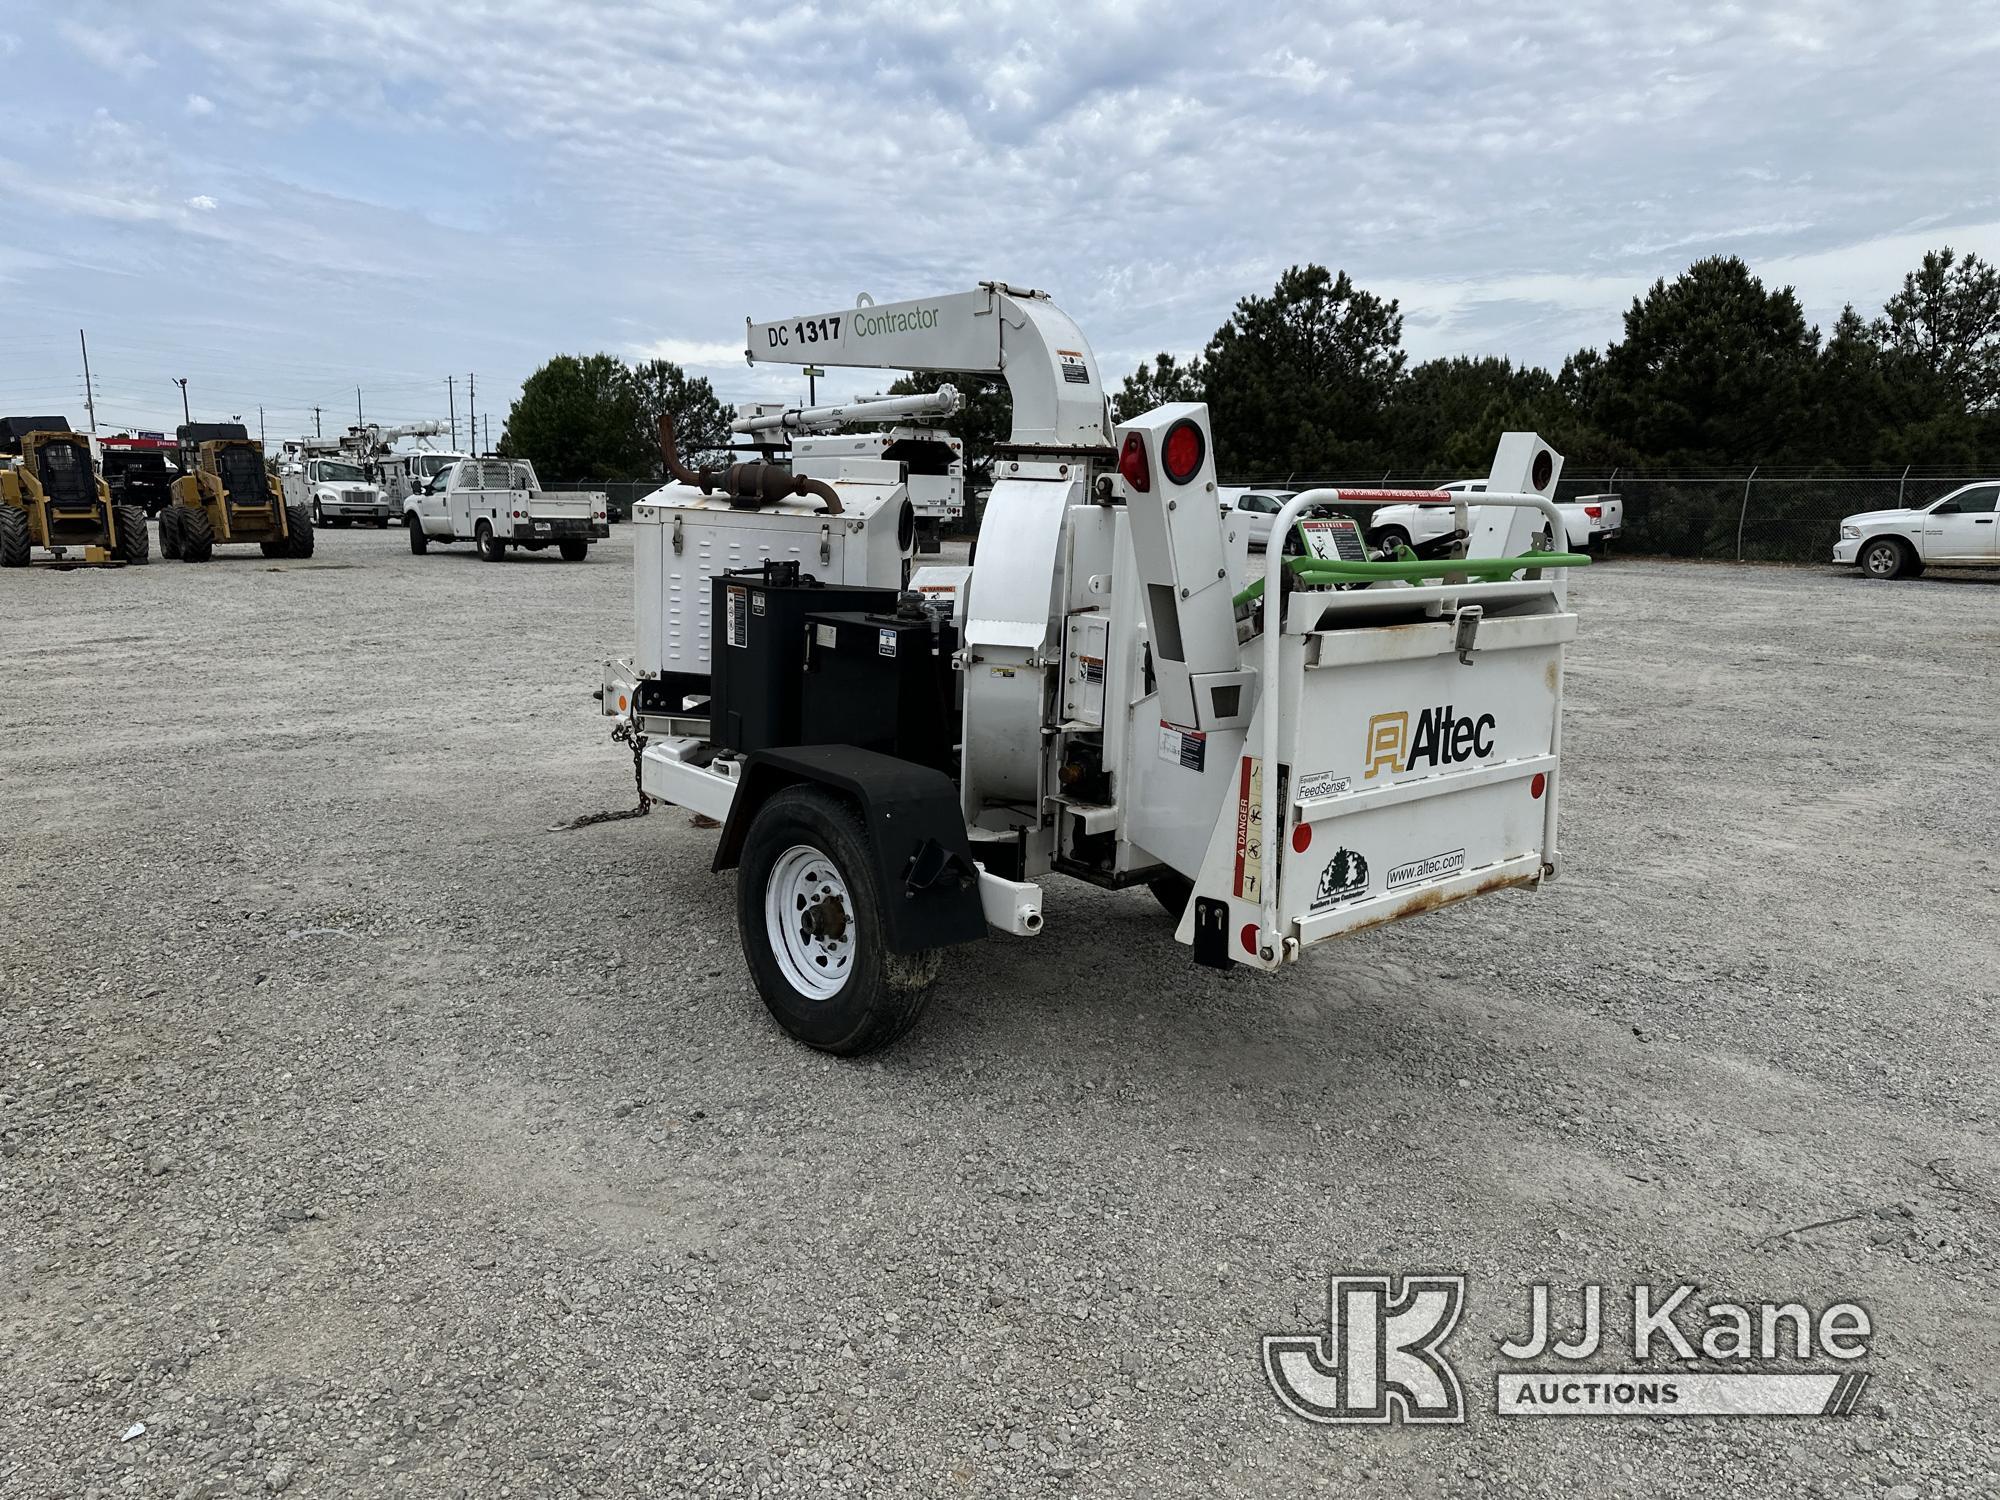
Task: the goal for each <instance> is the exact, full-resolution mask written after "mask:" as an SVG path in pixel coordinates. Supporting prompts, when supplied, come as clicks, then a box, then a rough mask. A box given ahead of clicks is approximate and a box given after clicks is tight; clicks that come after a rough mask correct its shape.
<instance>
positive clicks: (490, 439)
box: [486, 413, 493, 453]
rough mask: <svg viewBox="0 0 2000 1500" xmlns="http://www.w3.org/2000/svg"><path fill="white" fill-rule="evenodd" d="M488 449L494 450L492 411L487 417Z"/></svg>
mask: <svg viewBox="0 0 2000 1500" xmlns="http://www.w3.org/2000/svg"><path fill="white" fill-rule="evenodd" d="M486 451H487V452H488V453H491V452H492V451H493V418H492V416H491V414H490V413H489V414H488V416H487V418H486Z"/></svg>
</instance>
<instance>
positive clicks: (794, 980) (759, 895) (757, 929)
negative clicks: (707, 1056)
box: [736, 785, 943, 1057]
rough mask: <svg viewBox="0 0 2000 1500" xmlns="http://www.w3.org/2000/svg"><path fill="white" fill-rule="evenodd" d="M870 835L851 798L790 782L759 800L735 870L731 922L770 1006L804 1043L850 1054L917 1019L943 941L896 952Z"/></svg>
mask: <svg viewBox="0 0 2000 1500" xmlns="http://www.w3.org/2000/svg"><path fill="white" fill-rule="evenodd" d="M867 840H868V835H867V831H866V828H865V826H864V825H863V823H862V821H861V815H860V814H859V812H857V811H856V810H855V808H854V806H853V804H852V803H850V802H848V801H847V800H846V799H844V798H842V797H840V796H838V795H836V794H835V793H833V792H830V791H828V790H827V789H826V788H824V787H819V786H811V785H798V786H789V787H786V788H785V789H784V790H782V791H780V792H778V793H777V794H776V795H774V796H773V797H772V798H771V799H770V801H768V802H766V803H765V804H764V805H763V806H762V807H760V808H758V809H757V812H756V815H755V816H754V817H753V818H752V819H751V822H750V827H749V829H748V830H747V831H746V833H745V835H744V840H743V857H742V862H741V864H740V865H739V866H738V868H737V872H736V925H737V930H738V933H739V935H740V936H741V939H742V943H743V957H744V959H745V960H746V961H747V962H748V963H749V965H750V975H751V978H752V979H753V980H754V981H755V982H756V985H757V992H758V994H759V995H761V996H762V997H763V1000H764V1004H765V1007H766V1008H767V1009H769V1011H770V1012H771V1015H772V1018H773V1019H775V1020H776V1021H777V1023H778V1024H779V1025H780V1026H782V1027H784V1029H785V1030H786V1031H787V1032H789V1033H790V1034H791V1035H792V1036H793V1037H795V1038H797V1039H798V1040H799V1041H801V1042H804V1043H805V1044H806V1045H807V1046H808V1047H815V1048H817V1049H819V1050H820V1051H822V1052H831V1053H833V1054H834V1055H835V1056H837V1057H856V1056H859V1055H861V1054H862V1053H866V1052H875V1051H878V1050H880V1049H881V1048H883V1047H886V1046H888V1045H889V1044H890V1043H891V1042H894V1041H895V1040H896V1039H897V1038H899V1037H901V1036H902V1035H904V1033H906V1032H907V1031H909V1029H910V1028H911V1027H912V1026H914V1025H916V1023H917V1018H918V1017H919V1016H921V1015H922V1014H923V1009H924V1006H925V1004H926V1003H927V1002H928V1001H929V1000H930V996H931V989H932V987H933V986H934V985H935V984H936V982H937V976H938V969H939V967H940V966H941V963H942V959H943V950H942V949H940V948H926V949H923V950H921V951H919V952H916V953H892V952H890V950H889V946H888V941H887V932H886V931H885V929H884V927H883V922H882V894H883V893H882V892H881V890H880V889H878V887H877V884H876V879H875V868H874V862H873V861H872V860H871V859H870V858H869V854H868V844H867Z"/></svg>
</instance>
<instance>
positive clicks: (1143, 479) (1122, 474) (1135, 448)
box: [1118, 432, 1153, 495]
mask: <svg viewBox="0 0 2000 1500" xmlns="http://www.w3.org/2000/svg"><path fill="white" fill-rule="evenodd" d="M1118 476H1119V478H1121V479H1123V480H1124V481H1125V483H1126V484H1128V485H1130V486H1131V487H1132V488H1133V489H1135V490H1137V491H1138V492H1139V493H1140V494H1142V495H1143V494H1145V493H1146V492H1147V491H1148V490H1150V489H1152V487H1153V471H1152V468H1151V467H1150V466H1149V465H1148V464H1147V462H1146V442H1145V439H1143V438H1142V437H1140V436H1139V434H1138V433H1136V432H1128V433H1126V434H1125V446H1124V447H1123V448H1120V449H1119V450H1118Z"/></svg>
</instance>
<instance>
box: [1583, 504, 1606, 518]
mask: <svg viewBox="0 0 2000 1500" xmlns="http://www.w3.org/2000/svg"><path fill="white" fill-rule="evenodd" d="M1583 513H1584V514H1585V515H1586V516H1589V517H1590V519H1591V520H1593V521H1595V520H1598V519H1599V518H1601V517H1602V516H1603V514H1604V507H1603V506H1601V505H1586V506H1585V507H1584V508H1583Z"/></svg>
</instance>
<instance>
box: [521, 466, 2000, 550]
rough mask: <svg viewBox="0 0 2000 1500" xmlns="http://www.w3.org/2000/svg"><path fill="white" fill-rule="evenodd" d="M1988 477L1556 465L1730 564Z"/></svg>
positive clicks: (1630, 539)
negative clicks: (1864, 514)
mask: <svg viewBox="0 0 2000 1500" xmlns="http://www.w3.org/2000/svg"><path fill="white" fill-rule="evenodd" d="M1458 477H1460V476H1458V475H1456V474H1447V473H1442V472H1427V471H1415V470H1403V469H1393V470H1390V471H1389V472H1387V473H1382V474H1343V475H1339V476H1337V477H1336V476H1326V475H1317V474H1286V475H1262V476H1259V477H1257V478H1253V479H1235V480H1230V481H1227V482H1228V483H1230V484H1236V485H1249V486H1253V487H1259V488H1270V489H1284V490H1301V489H1306V488H1309V487H1311V486H1315V485H1327V486H1331V487H1335V488H1341V489H1430V488H1434V487H1435V486H1437V485H1439V484H1442V483H1444V482H1445V481H1447V480H1450V479H1455V478H1458ZM1995 477H2000V476H1995V475H1991V474H1958V473H1952V474H1945V473H1940V472H1938V471H1936V470H1931V469H1915V468H1910V469H1889V470H1882V471H1877V472H1873V473H1861V472H1852V471H1850V472H1846V473H1812V472H1808V471H1802V470H1788V469H1762V468H1757V469H1750V470H1747V471H1744V472H1740V473H1734V474H1731V473H1708V474H1651V473H1646V472H1644V471H1642V470H1634V469H1575V468H1569V469H1565V470H1564V471H1563V477H1562V483H1561V484H1560V485H1559V486H1558V487H1557V493H1556V498H1557V499H1558V500H1575V499H1578V498H1579V497H1581V496H1584V495H1603V494H1615V495H1617V496H1618V497H1619V498H1620V499H1622V500H1623V501H1624V502H1625V530H1624V532H1623V534H1622V535H1621V536H1620V537H1619V539H1618V546H1619V548H1620V550H1622V551H1625V552H1639V553H1650V554H1656V555H1658V556H1662V557H1706V558H1724V559H1727V558H1734V559H1736V560H1737V561H1738V562H1824V561H1826V559H1827V558H1828V557H1829V556H1830V555H1831V553H1832V551H1833V544H1834V542H1835V540H1836V539H1837V538H1838V537H1839V535H1840V518H1841V517H1842V516H1851V515H1853V514H1855V513H1856V512H1857V511H1864V510H1889V509H1892V508H1894V507H1897V506H1904V505H1928V504H1929V503H1930V502H1931V501H1933V500H1936V499H1938V498H1939V497H1940V496H1942V495H1947V494H1949V493H1951V491H1953V490H1955V489H1957V488H1958V487H1959V486H1960V485H1962V484H1969V483H1971V482H1972V481H1973V480H1975V479H1992V478H1995ZM659 487H660V481H659V480H657V479H604V480H567V481H559V482H554V483H548V484H546V485H545V488H547V489H551V490H602V491H603V492H604V494H605V496H606V497H607V498H608V499H609V501H610V505H609V507H608V509H609V510H610V512H611V519H612V520H614V521H629V520H631V519H632V506H633V504H634V502H636V501H638V500H642V499H644V498H645V497H646V496H647V495H650V494H652V493H653V491H654V490H656V489H658V488H659ZM977 510H978V508H977V506H976V505H973V506H968V508H967V514H966V518H965V520H964V521H963V522H962V523H961V524H960V525H959V526H958V527H955V528H952V529H953V531H954V532H964V533H966V534H968V535H969V534H970V533H971V531H972V530H974V529H976V517H977Z"/></svg>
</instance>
